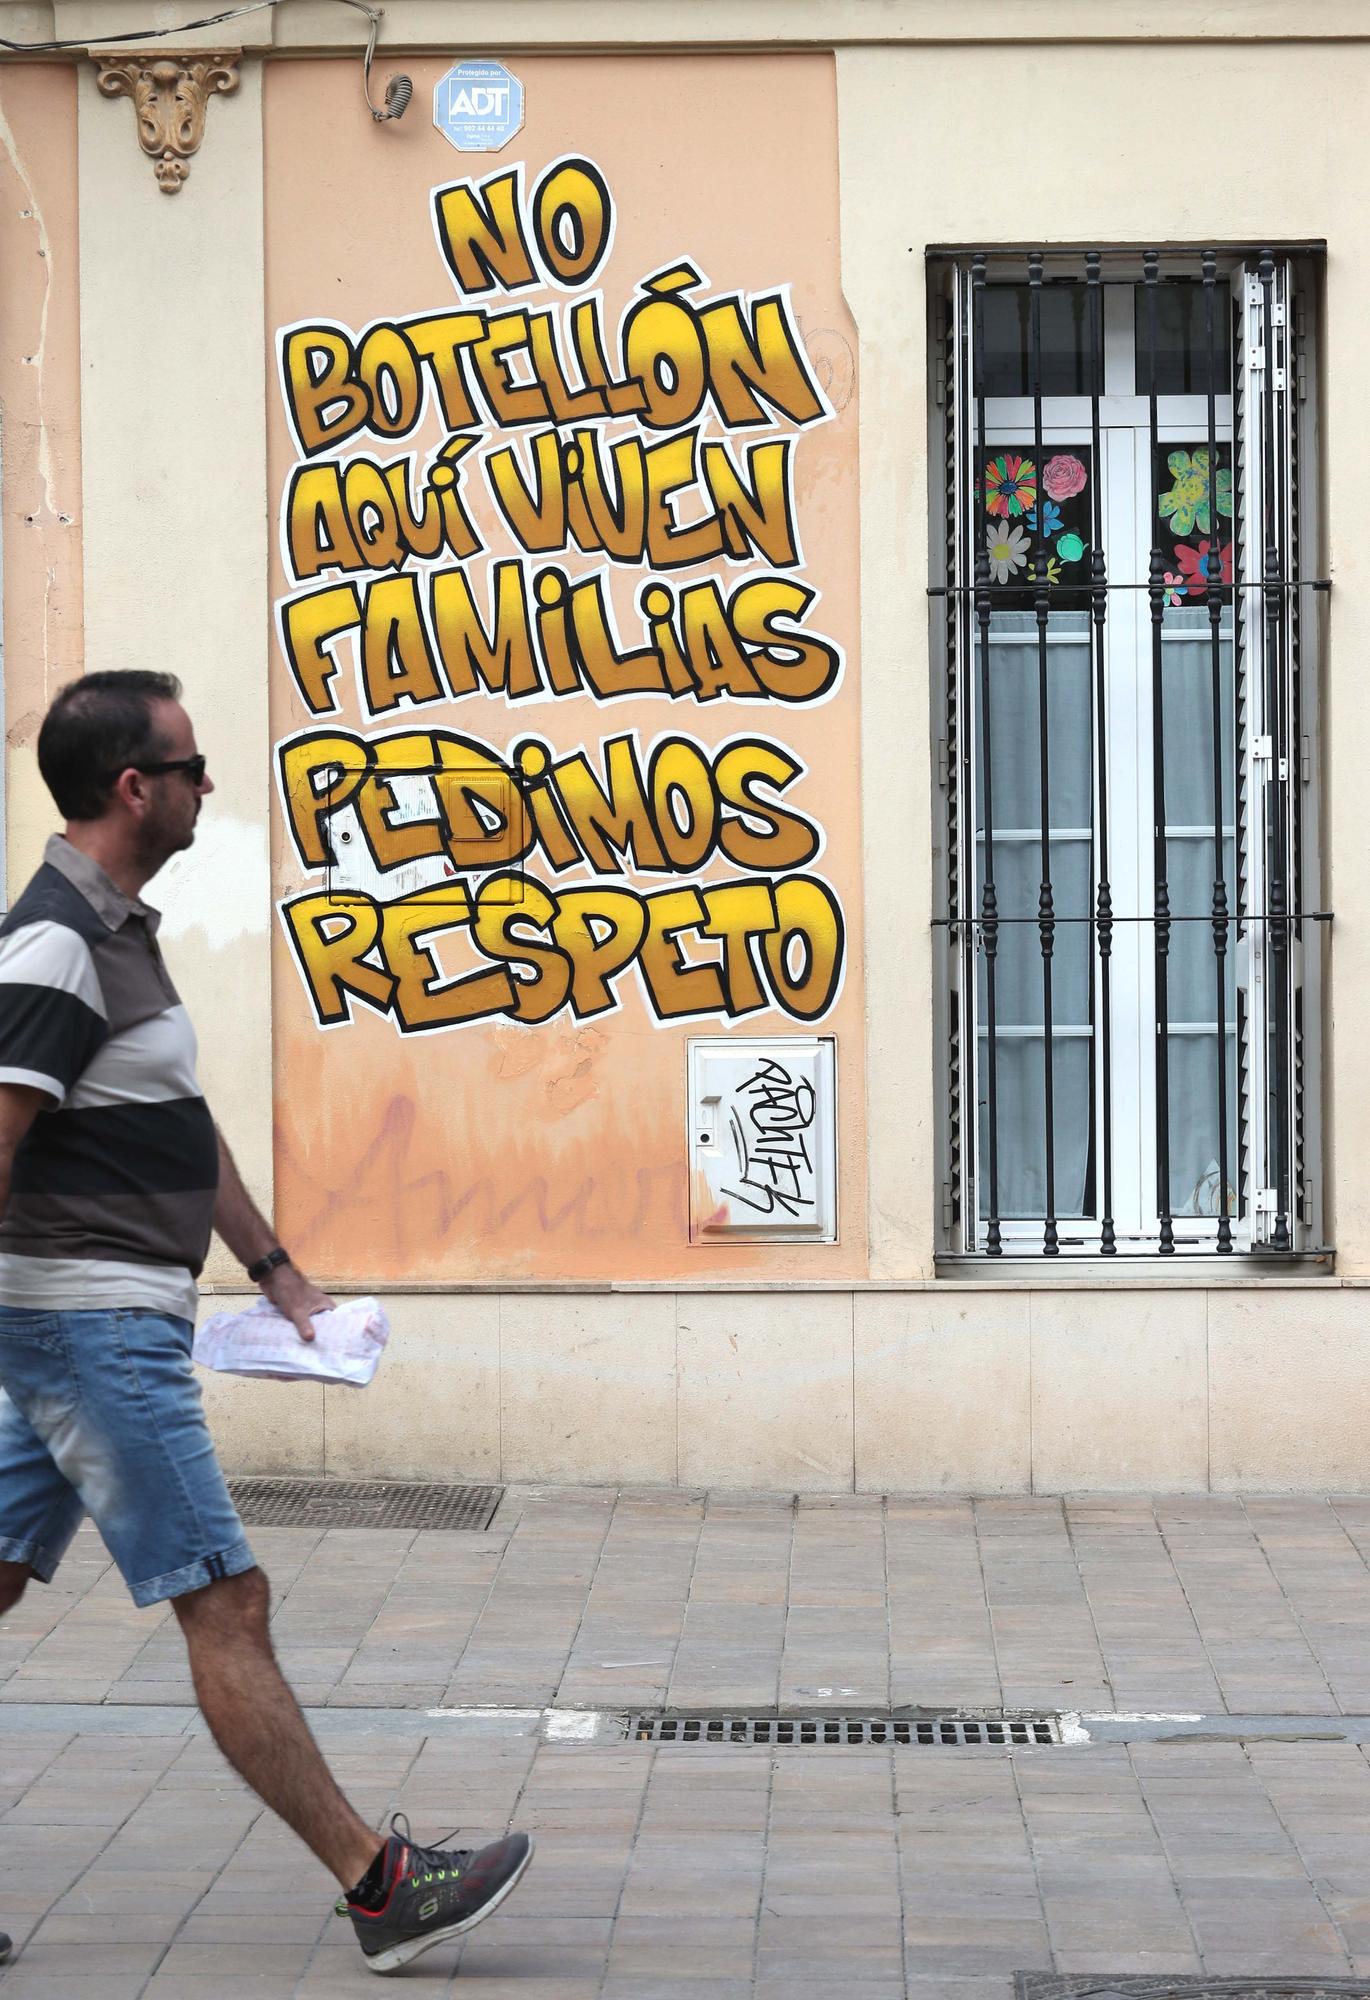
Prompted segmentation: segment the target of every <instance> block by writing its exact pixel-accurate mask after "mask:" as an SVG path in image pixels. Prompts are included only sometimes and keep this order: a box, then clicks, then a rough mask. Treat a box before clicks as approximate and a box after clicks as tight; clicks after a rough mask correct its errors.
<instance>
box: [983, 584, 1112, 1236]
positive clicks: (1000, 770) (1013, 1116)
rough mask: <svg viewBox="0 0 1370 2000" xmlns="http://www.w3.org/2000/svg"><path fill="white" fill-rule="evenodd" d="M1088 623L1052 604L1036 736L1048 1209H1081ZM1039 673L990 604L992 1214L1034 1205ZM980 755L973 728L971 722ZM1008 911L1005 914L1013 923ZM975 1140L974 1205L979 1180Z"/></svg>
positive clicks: (1086, 1060)
mask: <svg viewBox="0 0 1370 2000" xmlns="http://www.w3.org/2000/svg"><path fill="white" fill-rule="evenodd" d="M1090 684H1091V659H1090V645H1089V621H1088V619H1087V617H1086V616H1085V614H1084V613H1082V612H1074V611H1066V612H1056V611H1053V613H1052V615H1051V617H1050V619H1049V621H1048V627H1047V732H1048V734H1047V742H1048V748H1049V752H1050V757H1049V763H1050V806H1051V810H1050V828H1051V835H1050V847H1049V856H1048V860H1049V866H1050V875H1051V894H1052V908H1053V910H1054V912H1055V915H1056V916H1057V917H1058V918H1059V919H1061V920H1062V921H1060V922H1059V923H1058V924H1057V926H1056V928H1055V931H1054V935H1053V946H1052V957H1051V968H1052V1038H1053V1039H1052V1075H1053V1078H1054V1085H1055V1104H1054V1110H1055V1131H1056V1142H1055V1164H1056V1213H1057V1214H1058V1215H1060V1216H1079V1215H1084V1214H1088V1213H1092V1212H1093V1200H1094V1196H1093V1179H1092V1135H1093V1096H1092V1093H1093V1046H1094V1045H1093V1024H1094V1000H1093V982H1092V969H1091V930H1090V926H1089V925H1088V924H1087V923H1079V922H1074V923H1072V922H1067V921H1065V919H1068V918H1072V917H1075V918H1078V917H1087V916H1088V915H1089V914H1090V912H1091V908H1092V898H1093V850H1092V829H1093V820H1094V807H1093V743H1092V729H1093V715H1092V709H1091V703H1090ZM1040 717H1041V681H1040V663H1039V654H1038V643H1037V620H1036V617H1035V615H1034V614H1033V613H1032V612H1030V611H996V612H995V613H994V616H993V620H992V624H991V642H990V724H991V728H990V737H991V745H992V751H993V759H994V763H993V781H994V879H995V895H996V900H997V905H998V910H999V915H1000V918H1001V919H1003V920H1004V921H1002V922H1001V924H1000V928H999V933H998V951H997V955H996V959H995V1014H996V1026H997V1034H996V1053H997V1059H998V1074H999V1086H998V1098H997V1135H998V1150H999V1203H1000V1213H1001V1215H1003V1216H1005V1217H1010V1216H1016V1217H1032V1216H1039V1217H1040V1216H1041V1215H1043V1214H1044V1213H1045V1203H1046V1099H1045V1077H1044V1073H1043V1060H1044V1056H1045V1039H1044V1037H1043V1034H1042V1025H1043V1019H1044V993H1043V980H1042V967H1043V958H1042V940H1041V932H1040V929H1039V927H1038V923H1037V917H1038V908H1039V898H1040V896H1041V890H1042V860H1043V856H1042V810H1041V798H1042V789H1041V765H1040V741H1039V736H1038V731H1039V727H1040ZM980 740H981V757H982V759H983V754H984V751H983V744H984V737H983V732H982V733H981V739H980ZM976 831H977V846H978V859H977V885H976V886H977V899H978V898H979V897H980V896H982V894H983V888H984V868H985V840H984V785H983V764H982V769H981V785H980V813H979V821H978V824H977V829H976ZM1013 919H1017V921H1012V920H1013ZM977 975H978V986H979V997H978V1009H979V1014H978V1018H979V1020H980V1022H981V1023H982V1032H981V1040H980V1057H981V1064H980V1095H981V1122H982V1126H983V1128H984V1135H985V1137H984V1143H986V1144H987V1133H988V1123H987V1120H988V1086H987V1083H986V1080H985V1058H986V1056H987V1054H988V1048H987V1038H986V1036H985V1034H984V1032H983V1023H984V1021H985V1019H986V1017H987V999H988V994H987V978H988V974H987V962H986V959H985V955H984V952H983V950H982V951H981V952H980V954H979V958H978V965H977ZM986 1157H987V1156H986V1154H985V1151H984V1150H983V1145H982V1151H981V1155H980V1158H981V1186H980V1200H981V1205H982V1207H983V1208H984V1209H985V1211H986V1212H988V1202H989V1189H988V1181H987V1179H986V1177H985V1166H984V1163H985V1159H986Z"/></svg>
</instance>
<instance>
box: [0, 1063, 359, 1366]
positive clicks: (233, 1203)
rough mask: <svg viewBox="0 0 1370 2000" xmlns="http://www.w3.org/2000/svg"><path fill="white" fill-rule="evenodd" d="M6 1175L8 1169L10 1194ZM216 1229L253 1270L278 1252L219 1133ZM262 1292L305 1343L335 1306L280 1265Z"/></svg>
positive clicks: (266, 1279)
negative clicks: (313, 1320)
mask: <svg viewBox="0 0 1370 2000" xmlns="http://www.w3.org/2000/svg"><path fill="white" fill-rule="evenodd" d="M16 1094H17V1093H16ZM24 1095H25V1096H28V1097H35V1098H37V1099H38V1102H39V1103H40V1104H41V1102H42V1098H41V1095H40V1094H39V1092H38V1091H36V1090H34V1091H26V1092H24ZM3 1133H4V1126H3V1122H0V1147H3ZM16 1144H17V1141H16ZM8 1172H9V1170H8V1166H6V1167H5V1192H6V1193H7V1194H8V1191H9V1178H8ZM214 1227H215V1228H216V1229H217V1230H218V1232H219V1234H220V1236H222V1237H223V1239H224V1242H225V1243H226V1244H227V1245H228V1247H229V1249H230V1250H231V1251H232V1252H233V1255H234V1256H235V1257H236V1258H237V1259H238V1261H239V1263H241V1264H255V1263H256V1261H257V1259H258V1258H259V1257H265V1255H266V1253H267V1251H268V1250H274V1249H275V1248H276V1242H277V1238H276V1233H275V1231H274V1230H273V1229H272V1227H271V1224H270V1223H269V1222H268V1221H267V1220H266V1217H265V1216H264V1215H263V1214H262V1212H261V1210H260V1209H259V1208H258V1207H257V1205H256V1203H255V1202H254V1201H253V1199H252V1197H251V1195H250V1194H249V1193H248V1191H247V1189H246V1188H245V1187H244V1186H243V1181H242V1176H241V1174H240V1173H239V1172H238V1168H237V1165H236V1163H235V1162H234V1158H233V1155H232V1153H230V1152H229V1150H228V1141H227V1140H226V1139H225V1138H224V1135H223V1133H222V1132H220V1133H219V1194H218V1199H217V1200H216V1201H215V1204H214ZM262 1290H263V1291H264V1292H265V1293H266V1296H267V1297H268V1298H269V1299H270V1301H271V1303H272V1305H273V1306H275V1308H276V1310H277V1312H278V1313H280V1314H282V1315H283V1317H284V1318H286V1319H290V1320H293V1321H294V1322H295V1329H296V1331H297V1332H298V1334H299V1336H300V1339H301V1340H312V1339H313V1338H314V1329H313V1327H312V1326H311V1325H310V1323H309V1315H310V1314H311V1313H316V1312H325V1311H327V1309H328V1307H330V1306H331V1305H332V1303H333V1301H332V1299H330V1298H329V1297H328V1295H327V1293H325V1292H321V1291H320V1290H319V1288H318V1286H317V1285H314V1284H311V1283H310V1281H309V1279H308V1278H306V1276H305V1275H304V1272H303V1271H297V1270H296V1269H295V1266H294V1265H293V1264H278V1265H277V1266H276V1269H275V1270H274V1271H269V1272H268V1273H267V1275H266V1276H265V1277H264V1278H263V1279H262Z"/></svg>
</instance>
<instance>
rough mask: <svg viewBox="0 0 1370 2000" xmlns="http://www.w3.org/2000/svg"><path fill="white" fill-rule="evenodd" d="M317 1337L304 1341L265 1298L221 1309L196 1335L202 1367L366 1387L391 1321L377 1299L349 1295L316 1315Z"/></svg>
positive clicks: (226, 1372)
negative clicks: (236, 1309)
mask: <svg viewBox="0 0 1370 2000" xmlns="http://www.w3.org/2000/svg"><path fill="white" fill-rule="evenodd" d="M313 1326H314V1338H313V1340H312V1341H308V1340H301V1339H300V1336H299V1334H298V1333H297V1332H296V1331H295V1324H294V1321H293V1320H288V1319H285V1318H283V1317H282V1315H281V1314H280V1313H278V1312H277V1310H276V1308H275V1307H274V1306H273V1305H269V1304H268V1303H267V1301H266V1300H265V1299H259V1300H258V1301H257V1303H256V1304H255V1305H251V1306H249V1307H248V1308H247V1311H246V1312H235V1313H230V1312H222V1313H215V1314H214V1316H213V1318H212V1319H207V1320H206V1321H205V1323H204V1325H203V1326H202V1327H200V1328H199V1330H198V1331H197V1333H196V1335H195V1346H194V1349H193V1350H192V1351H193V1353H194V1356H195V1359H196V1360H197V1361H198V1362H199V1364H200V1366H201V1367H202V1368H212V1369H214V1370H216V1372H217V1373H219V1374H220V1375H258V1376H265V1377H267V1378H268V1379H269V1380H271V1381H273V1382H346V1383H349V1384H350V1385H351V1386H352V1387H353V1388H354V1389H362V1388H365V1386H366V1384H367V1383H368V1382H369V1381H370V1380H371V1377H372V1376H373V1375H374V1374H375V1372H376V1370H377V1368H378V1367H379V1366H380V1358H381V1354H382V1352H383V1351H384V1348H385V1343H386V1341H387V1340H388V1339H389V1338H390V1322H389V1320H388V1319H387V1318H386V1316H385V1313H384V1311H383V1310H382V1308H381V1306H380V1304H379V1303H378V1301H377V1300H375V1299H372V1298H366V1299H349V1300H348V1301H347V1303H346V1305H341V1306H334V1307H333V1309H332V1310H331V1311H330V1312H320V1313H315V1314H314V1319H313Z"/></svg>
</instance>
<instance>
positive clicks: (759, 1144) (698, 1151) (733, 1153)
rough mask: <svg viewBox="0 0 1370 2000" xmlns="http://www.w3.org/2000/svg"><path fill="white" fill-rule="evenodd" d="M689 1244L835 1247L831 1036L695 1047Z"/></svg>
mask: <svg viewBox="0 0 1370 2000" xmlns="http://www.w3.org/2000/svg"><path fill="white" fill-rule="evenodd" d="M688 1046H689V1083H688V1116H689V1119H690V1132H689V1141H690V1241H691V1242H692V1243H735V1242H737V1241H738V1240H739V1239H740V1238H747V1237H756V1238H764V1239H766V1240H772V1239H775V1240H779V1241H788V1240H794V1241H796V1242H807V1243H835V1242H836V1241H837V1062H836V1044H835V1042H834V1041H833V1039H832V1037H831V1036H823V1035H789V1036H775V1037H767V1038H765V1039H760V1038H758V1039H756V1040H743V1039H742V1038H741V1037H737V1038H734V1037H732V1036H728V1037H727V1038H723V1037H719V1038H717V1039H710V1040H699V1041H691V1042H690V1043H689V1045H688Z"/></svg>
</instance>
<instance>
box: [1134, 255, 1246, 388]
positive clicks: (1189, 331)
mask: <svg viewBox="0 0 1370 2000" xmlns="http://www.w3.org/2000/svg"><path fill="white" fill-rule="evenodd" d="M1146 292H1147V288H1146V286H1145V285H1134V287H1133V310H1134V320H1135V326H1136V340H1137V394H1138V395H1139V396H1145V395H1147V394H1148V393H1149V391H1150V386H1151V363H1150V350H1149V345H1148V343H1149V339H1150V334H1149V325H1150V322H1149V316H1148V311H1147V302H1146ZM1203 293H1204V288H1203V286H1202V284H1201V283H1199V282H1198V280H1197V279H1194V278H1166V279H1163V280H1162V282H1161V283H1160V284H1159V285H1158V286H1157V287H1156V392H1157V394H1158V395H1161V396H1206V395H1207V394H1208V329H1207V327H1206V326H1205V324H1204V297H1203ZM1228 310H1229V308H1228V301H1227V297H1226V294H1225V292H1224V291H1223V290H1222V289H1221V288H1220V289H1219V291H1218V295H1217V297H1216V298H1215V299H1214V301H1213V355H1214V362H1215V374H1216V377H1217V379H1216V381H1215V383H1214V393H1215V394H1216V395H1219V396H1226V395H1228V394H1230V392H1231V388H1232V355H1231V340H1230V328H1229V325H1228Z"/></svg>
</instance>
